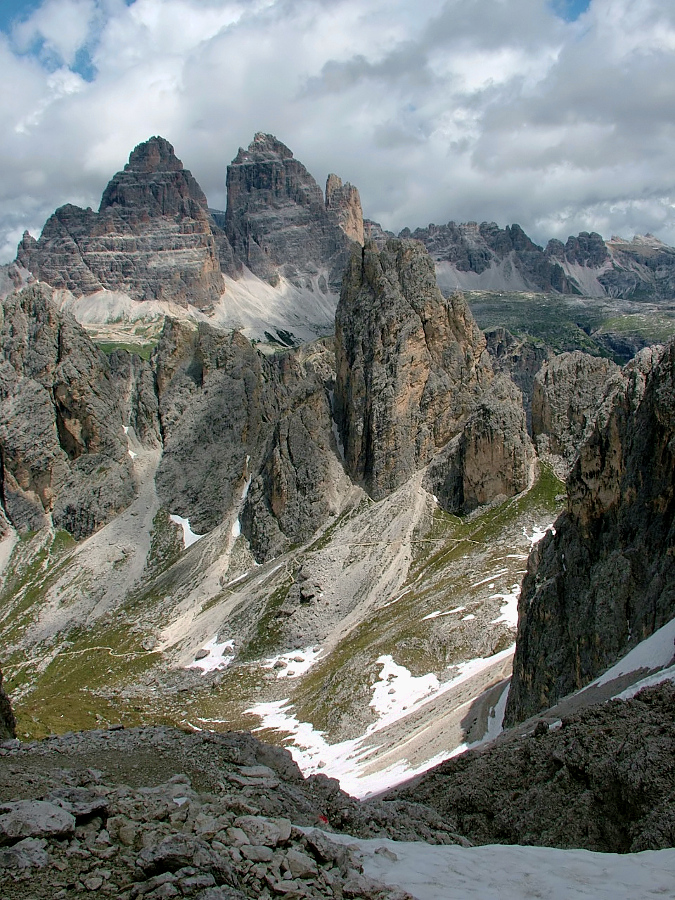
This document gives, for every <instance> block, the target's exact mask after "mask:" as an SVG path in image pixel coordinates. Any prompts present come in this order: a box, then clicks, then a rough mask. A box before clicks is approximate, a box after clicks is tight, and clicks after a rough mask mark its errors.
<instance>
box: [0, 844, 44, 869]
mask: <svg viewBox="0 0 675 900" xmlns="http://www.w3.org/2000/svg"><path fill="white" fill-rule="evenodd" d="M46 845H47V842H46V841H45V840H41V839H37V838H24V839H23V840H22V841H19V842H18V843H16V844H14V846H13V847H8V848H2V849H0V869H15V870H21V869H44V867H45V866H48V865H49V854H48V853H47V851H46V850H45V847H46Z"/></svg>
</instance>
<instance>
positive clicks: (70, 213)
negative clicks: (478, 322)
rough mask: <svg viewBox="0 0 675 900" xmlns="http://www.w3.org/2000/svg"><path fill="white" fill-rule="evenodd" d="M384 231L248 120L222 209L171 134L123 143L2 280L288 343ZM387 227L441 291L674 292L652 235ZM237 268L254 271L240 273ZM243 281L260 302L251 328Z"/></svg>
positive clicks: (670, 263) (325, 313)
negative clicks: (99, 192) (429, 269)
mask: <svg viewBox="0 0 675 900" xmlns="http://www.w3.org/2000/svg"><path fill="white" fill-rule="evenodd" d="M394 236H395V235H393V234H391V233H390V232H387V231H385V230H383V229H382V228H381V226H380V225H378V223H376V222H373V221H371V220H369V219H364V217H363V212H362V208H361V200H360V197H359V192H358V190H357V188H355V187H354V186H353V185H351V184H349V183H344V184H343V182H342V180H341V179H340V178H339V177H338V176H336V175H332V174H331V175H329V176H328V179H327V183H326V190H325V192H324V191H322V189H321V187H320V186H319V185H318V184H317V182H316V180H315V179H314V178H313V177H312V175H311V174H310V173H309V172H308V171H307V169H306V168H305V166H303V165H302V163H301V162H299V161H298V160H296V159H295V158H294V156H293V153H292V151H291V150H290V149H289V148H288V147H287V146H286V145H285V144H283V143H282V142H281V141H279V140H278V139H277V138H276V137H274V136H273V135H270V134H265V133H262V132H258V133H257V134H256V135H255V136H254V138H253V140H252V141H251V143H250V144H249V146H248V148H247V149H243V148H240V149H239V151H238V153H237V155H236V156H235V158H234V159H233V161H232V163H231V164H230V165H229V166H228V168H227V208H226V210H214V209H210V208H209V206H208V202H207V198H206V196H205V195H204V192H203V191H202V189H201V187H200V186H199V184H198V183H197V181H196V180H195V178H194V177H193V175H192V174H191V172H190V171H189V170H188V169H185V168H184V166H183V163H182V162H181V161H180V160H179V159H178V157H177V156H176V155H175V152H174V149H173V147H172V145H171V144H170V143H169V142H168V141H167V140H166V139H165V138H162V137H158V136H156V137H152V138H150V139H149V140H147V141H145V142H144V143H141V144H139V145H138V146H137V147H136V148H135V149H134V150H133V151H132V153H131V155H130V157H129V162H128V163H127V165H126V166H125V167H124V169H123V170H122V171H120V172H118V173H117V174H116V175H115V176H114V177H113V178H112V179H111V181H110V183H109V184H108V186H107V187H106V189H105V191H104V192H103V196H102V199H101V203H100V206H99V210H98V212H94V211H93V210H91V209H86V210H84V209H80V208H79V207H76V206H73V205H72V204H66V205H65V206H62V207H60V208H59V209H57V210H56V211H55V213H54V214H53V215H52V216H51V217H50V218H49V219H48V220H47V222H46V224H45V226H44V228H43V231H42V234H41V236H40V237H39V238H38V239H37V240H36V239H35V238H34V237H33V236H31V235H30V234H29V233H28V232H26V233H25V234H24V236H23V238H22V240H21V242H20V244H19V247H18V252H17V258H16V261H15V263H14V264H13V266H10V267H9V268H10V269H12V272H11V273H8V276H9V277H6V278H4V281H5V282H7V284H8V285H9V284H11V281H10V279H11V280H12V281H13V282H15V283H16V282H17V278H18V276H17V274H16V271H15V270H17V269H18V270H21V272H23V273H24V274H25V273H26V272H27V273H30V274H31V275H32V276H33V277H35V278H38V279H39V280H41V281H46V282H47V283H49V284H50V285H51V286H52V287H55V288H57V289H58V288H65V289H67V290H69V291H71V292H72V293H73V294H74V296H75V297H80V298H81V297H85V298H86V297H89V296H94V295H96V294H98V293H99V292H100V291H106V292H117V293H121V294H123V295H125V296H128V297H129V298H131V300H133V301H149V300H153V301H161V302H170V303H175V304H178V305H179V306H183V307H184V308H193V309H198V310H203V311H204V312H205V313H206V314H208V315H212V314H213V313H214V311H215V310H216V308H217V307H219V308H220V312H219V316H218V319H217V321H218V324H221V325H226V326H228V327H233V326H234V327H237V326H238V327H243V328H244V329H245V333H249V332H250V335H249V336H251V337H254V336H255V337H256V339H261V338H264V335H265V333H266V332H268V331H269V332H270V333H271V337H272V339H273V340H275V341H276V340H277V339H279V340H281V343H288V342H290V343H298V342H301V341H302V340H306V339H307V338H308V337H310V336H315V335H317V334H321V333H326V329H328V330H330V328H331V327H332V324H331V323H332V316H333V313H334V311H335V307H336V306H337V299H338V294H339V289H340V282H341V279H342V275H343V273H344V271H345V269H346V266H347V263H348V260H349V254H350V250H351V248H352V247H353V246H354V245H355V244H361V245H362V244H363V243H364V242H367V241H373V242H374V243H375V244H376V245H377V246H378V248H379V249H382V248H383V247H384V244H385V243H386V241H387V240H388V239H390V238H392V237H394ZM399 237H400V238H403V239H408V238H413V239H415V240H419V241H421V242H422V243H423V244H424V246H425V247H426V249H427V250H428V251H429V254H430V256H431V258H432V259H433V261H434V265H435V269H436V277H437V281H438V285H439V287H440V288H441V290H442V291H443V292H444V293H446V294H448V293H451V292H453V291H455V290H469V291H471V290H479V291H485V290H487V291H515V292H527V291H530V292H545V293H553V294H562V295H569V296H585V297H595V298H602V297H606V298H617V299H624V300H633V301H651V302H659V303H660V302H664V301H666V302H667V301H670V300H672V299H673V297H675V249H674V248H672V247H669V246H668V245H666V244H664V243H663V242H661V241H659V240H658V239H657V238H655V237H653V236H652V235H645V236H640V235H638V236H636V237H634V238H633V239H632V240H630V241H628V240H625V239H623V238H620V237H616V236H614V237H612V238H611V239H610V240H604V239H603V238H602V237H601V236H600V235H599V234H597V233H595V232H590V233H589V232H581V233H580V234H579V235H577V236H570V237H569V238H568V239H567V241H566V242H565V243H562V241H559V240H556V239H553V240H550V241H549V242H548V244H547V245H546V247H545V248H543V247H541V246H539V245H538V244H535V243H534V242H533V241H532V240H531V239H530V238H529V237H528V235H527V234H526V233H525V232H524V231H523V229H522V228H521V227H520V225H518V224H513V225H508V226H506V227H505V228H501V227H499V226H498V225H497V224H496V223H494V222H490V223H488V222H482V223H481V224H478V223H476V222H467V223H464V224H457V223H455V222H453V221H450V222H448V223H447V224H445V225H434V224H430V225H428V226H427V227H426V228H417V229H415V230H414V231H411V230H410V229H409V228H404V229H403V230H402V231H401V232H400V234H399ZM251 274H252V275H253V276H254V279H260V281H262V282H263V284H262V285H259V284H257V282H255V281H254V282H253V283H249V281H247V279H250V275H251ZM268 288H269V289H271V293H269V290H268ZM251 292H253V293H254V294H255V295H256V296H258V297H259V305H261V309H260V310H259V311H258V313H257V318H256V323H255V327H253V328H251V327H250V326H251V323H250V322H249V318H250V317H251V314H250V311H247V306H249V307H250V304H249V303H248V299H247V298H248V297H249V295H250V294H251ZM268 294H269V296H268ZM277 297H278V298H281V301H280V302H277V301H275V298H277ZM102 314H103V313H102ZM89 315H90V316H91V315H92V311H91V310H89ZM266 315H268V317H269V323H268V324H266V321H265V316H266ZM258 320H259V321H258ZM305 326H310V331H309V332H307V331H306V328H305V331H303V327H305ZM247 327H248V331H246V329H247ZM284 332H287V340H286V339H285V338H284Z"/></svg>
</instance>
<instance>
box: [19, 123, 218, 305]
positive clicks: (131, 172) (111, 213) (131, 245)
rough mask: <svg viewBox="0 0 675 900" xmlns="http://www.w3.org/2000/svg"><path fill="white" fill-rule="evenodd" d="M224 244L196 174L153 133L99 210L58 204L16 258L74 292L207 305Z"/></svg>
mask: <svg viewBox="0 0 675 900" xmlns="http://www.w3.org/2000/svg"><path fill="white" fill-rule="evenodd" d="M226 244H227V241H226V238H225V236H224V235H223V234H222V232H220V230H219V229H218V228H217V226H216V225H215V223H214V222H213V220H212V219H211V217H210V215H209V213H208V208H207V202H206V197H205V196H204V193H203V192H202V189H201V188H200V187H199V185H198V184H197V182H196V181H195V179H194V178H193V177H192V174H191V173H190V172H189V171H188V170H187V169H184V168H183V164H182V162H181V161H180V160H179V159H178V158H177V157H176V155H175V153H174V150H173V147H172V146H171V144H169V143H168V141H166V140H165V139H164V138H161V137H153V138H150V140H148V141H145V143H143V144H139V145H138V146H137V147H136V148H135V149H134V150H133V152H132V153H131V156H130V157H129V162H128V163H127V165H126V166H125V167H124V170H123V171H121V172H118V173H117V174H116V175H115V176H114V178H113V179H112V180H111V181H110V183H109V184H108V186H107V187H106V189H105V191H104V192H103V197H102V198H101V204H100V207H99V210H98V212H94V211H93V210H91V209H80V208H79V207H77V206H73V205H72V204H67V205H66V206H62V207H60V208H59V209H57V210H56V212H55V213H54V214H53V215H52V216H51V217H50V218H49V219H48V220H47V222H46V224H45V226H44V228H43V230H42V234H41V236H40V238H39V240H37V241H36V240H35V239H34V238H33V237H31V235H30V234H28V233H26V234H24V236H23V239H22V241H21V243H20V244H19V249H18V253H17V262H18V263H19V264H20V265H22V266H24V267H25V268H26V269H28V270H29V271H30V272H32V273H33V275H34V276H35V277H36V278H39V279H40V280H42V281H46V282H48V283H49V284H50V285H52V287H55V288H67V289H68V290H70V291H72V292H73V294H75V295H76V296H80V295H82V294H92V293H95V292H97V291H100V290H103V289H106V290H109V291H121V292H124V293H126V294H129V296H131V297H132V298H134V299H135V300H167V301H173V302H174V303H179V304H181V305H183V306H184V305H186V304H188V303H191V304H194V305H195V306H198V307H201V308H208V307H209V306H211V305H212V304H213V303H215V302H216V301H217V300H218V298H219V297H220V295H221V294H222V292H223V281H222V274H221V257H223V259H224V260H225V261H226V260H227V259H228V251H227V247H226V246H225V245H226ZM230 255H231V253H230Z"/></svg>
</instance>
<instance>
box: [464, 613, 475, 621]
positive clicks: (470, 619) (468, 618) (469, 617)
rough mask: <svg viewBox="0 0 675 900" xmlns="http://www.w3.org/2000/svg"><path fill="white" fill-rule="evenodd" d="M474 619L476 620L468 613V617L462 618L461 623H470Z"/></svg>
mask: <svg viewBox="0 0 675 900" xmlns="http://www.w3.org/2000/svg"><path fill="white" fill-rule="evenodd" d="M475 618H476V617H475V616H474V614H473V613H469V615H468V616H462V618H461V621H462V622H471V621H472V620H473V619H475Z"/></svg>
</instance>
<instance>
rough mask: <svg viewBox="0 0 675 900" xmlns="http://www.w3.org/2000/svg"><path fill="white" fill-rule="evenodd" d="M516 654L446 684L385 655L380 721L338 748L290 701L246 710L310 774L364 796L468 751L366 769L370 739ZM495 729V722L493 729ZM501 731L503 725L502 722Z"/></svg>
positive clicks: (477, 663) (377, 705)
mask: <svg viewBox="0 0 675 900" xmlns="http://www.w3.org/2000/svg"><path fill="white" fill-rule="evenodd" d="M513 650H514V647H513V646H511V647H509V648H507V649H506V650H502V651H501V652H500V653H496V654H495V655H494V656H488V657H479V658H477V659H472V660H469V661H468V662H464V663H459V664H458V665H457V666H454V667H453V669H454V670H455V675H454V676H453V677H452V678H450V679H449V680H448V681H445V682H443V683H442V684H441V683H439V680H438V678H437V677H436V675H434V674H433V673H431V674H429V675H422V676H419V677H415V676H414V675H412V674H411V673H410V672H409V671H408V669H406V668H405V666H399V665H397V664H396V663H395V662H394V660H393V659H392V657H391V656H381V657H380V658H379V659H378V663H379V664H380V665H381V666H382V669H381V670H380V676H379V681H378V682H377V684H376V685H375V686H374V688H373V697H372V700H371V703H370V705H371V707H372V708H373V709H374V710H375V712H376V713H377V714H378V719H377V721H376V722H373V723H372V724H371V725H369V726H368V728H367V729H366V731H365V733H364V734H363V735H361V737H357V738H353V739H350V740H345V741H341V742H339V743H337V744H329V743H328V742H327V741H326V739H325V736H324V735H325V732H323V731H317V730H316V729H315V728H314V726H313V725H312V724H311V723H309V722H300V721H299V720H298V719H297V718H296V716H295V715H294V714H293V713H292V708H293V707H292V704H291V702H290V700H288V699H286V700H278V701H275V702H271V703H258V704H256V705H255V706H253V707H251V708H250V709H247V710H246V712H248V713H252V714H253V715H256V716H258V717H259V718H260V719H261V720H262V724H261V725H260V726H259V727H258V728H257V729H256V731H263V730H265V729H272V730H275V731H280V732H287V733H288V735H289V741H290V743H288V744H287V747H288V750H290V753H291V755H292V757H293V759H294V760H295V762H296V763H297V764H298V765H299V766H300V768H301V769H302V771H303V773H304V774H305V775H315V774H317V773H318V772H323V773H324V774H326V775H330V776H331V777H333V778H337V779H339V781H340V785H341V787H342V789H343V790H345V791H347V792H348V793H350V794H352V795H353V796H355V797H365V796H369V795H370V794H375V793H379V792H380V791H383V790H386V789H387V788H390V787H393V786H394V785H396V784H400V782H401V781H403V780H405V779H408V778H412V777H413V776H415V775H419V774H421V773H422V772H426V771H427V770H428V769H430V768H433V766H436V765H438V764H439V763H441V762H444V761H445V760H446V759H450V757H452V756H456V755H457V754H458V753H462V752H463V751H464V750H465V749H466V748H467V745H466V744H462V745H460V746H459V747H454V748H449V749H448V750H447V751H444V752H443V753H438V754H436V756H434V757H433V758H432V759H429V760H426V762H424V763H423V764H422V765H420V766H418V767H417V768H411V767H410V765H409V764H408V762H407V761H406V760H402V761H400V762H398V763H396V764H395V765H393V766H389V767H388V768H386V769H383V770H381V771H377V772H373V773H368V774H366V772H365V767H366V766H367V764H368V757H369V756H371V755H372V754H373V753H374V752H375V749H376V748H375V747H368V746H365V742H366V740H367V739H368V738H369V737H370V736H371V735H373V734H376V733H377V732H378V731H381V730H382V729H383V728H387V727H388V726H390V725H392V724H394V723H395V722H398V721H400V720H401V719H403V718H405V717H406V716H408V715H410V714H411V713H413V712H416V711H417V710H419V709H420V708H421V707H423V706H424V705H425V704H426V703H429V702H430V701H431V700H433V699H434V698H436V697H440V696H442V695H443V694H445V693H447V692H448V691H450V690H452V689H453V688H455V687H457V686H458V685H459V684H462V683H463V682H465V681H468V680H469V679H470V678H472V677H473V676H474V675H477V674H479V673H480V672H482V671H484V670H485V669H488V668H490V667H491V666H493V665H495V664H497V663H500V662H502V661H503V660H505V659H507V658H508V657H510V656H511V655H512V654H513ZM500 699H501V698H500ZM505 703H506V700H505V698H504V704H505ZM498 706H499V704H498ZM495 709H496V708H495ZM496 727H497V726H496V725H495V724H494V723H493V729H494V728H496ZM499 727H501V721H500V723H499ZM488 730H489V727H488ZM482 740H485V738H483V739H482ZM471 746H473V745H471Z"/></svg>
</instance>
